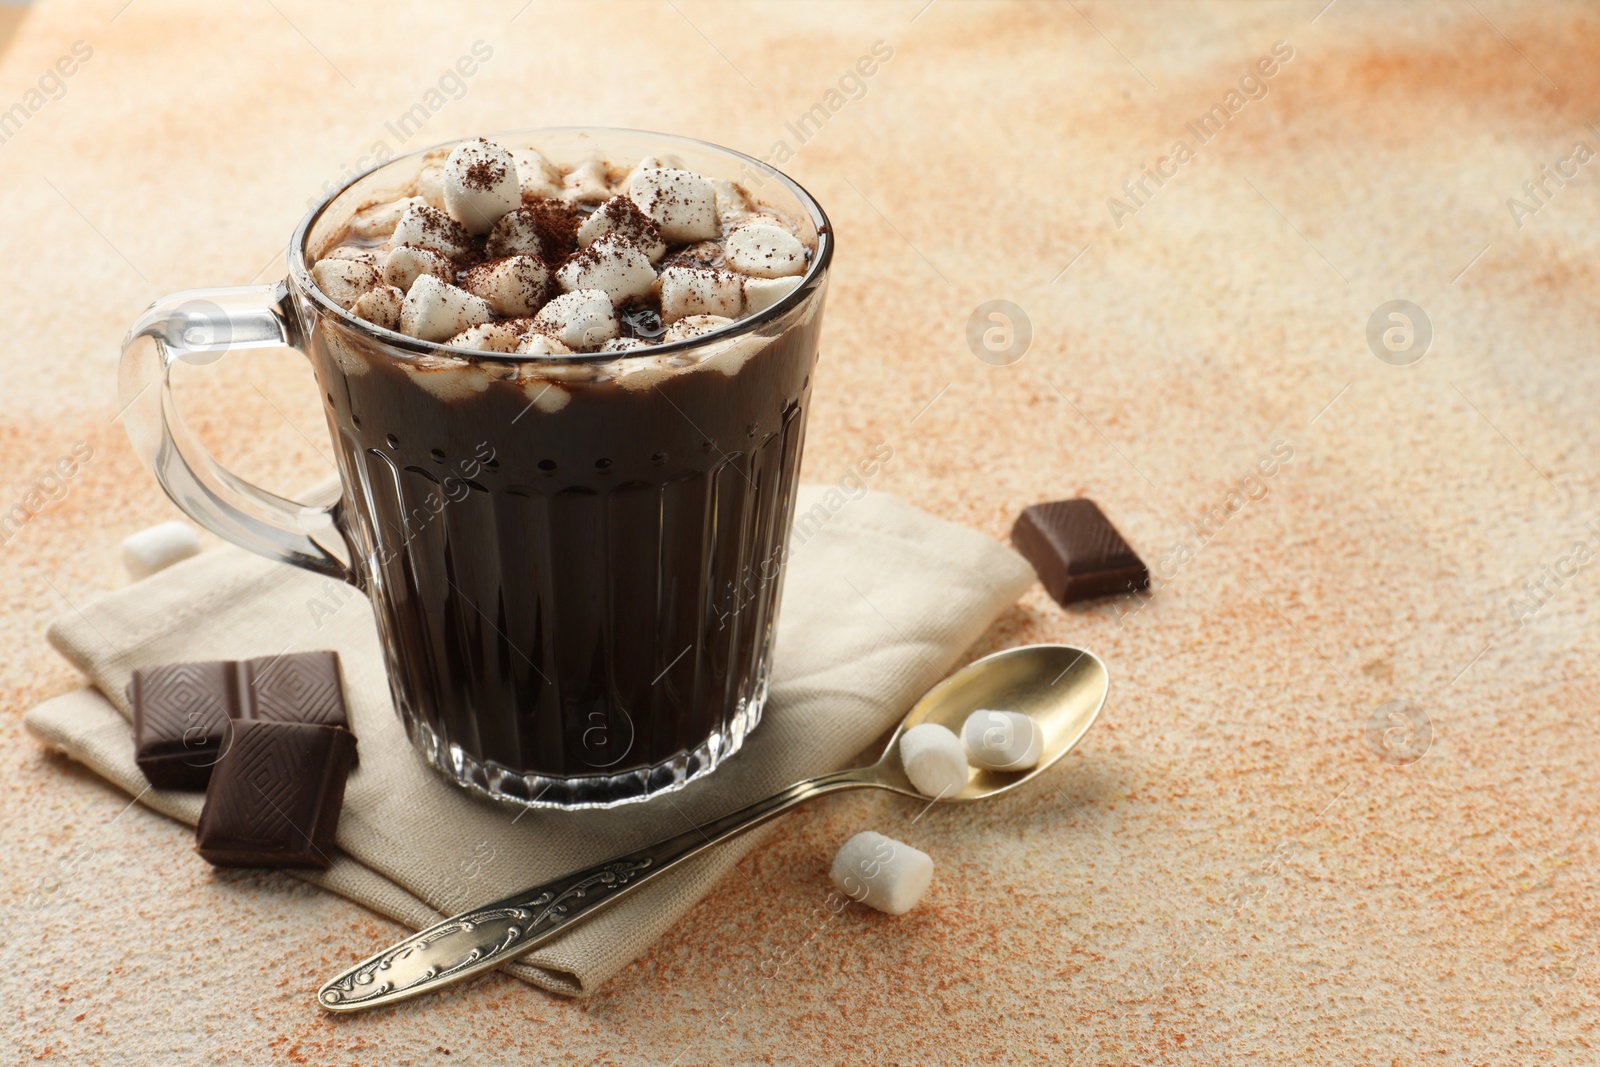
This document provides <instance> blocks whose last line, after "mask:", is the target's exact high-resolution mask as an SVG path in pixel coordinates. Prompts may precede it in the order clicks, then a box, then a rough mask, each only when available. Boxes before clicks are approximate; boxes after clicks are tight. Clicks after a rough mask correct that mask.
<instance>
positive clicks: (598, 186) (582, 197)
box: [561, 156, 611, 204]
mask: <svg viewBox="0 0 1600 1067" xmlns="http://www.w3.org/2000/svg"><path fill="white" fill-rule="evenodd" d="M561 197H562V199H564V200H571V201H573V202H574V203H578V204H598V203H599V202H600V201H602V200H607V199H609V198H610V197H611V182H610V180H609V179H608V178H607V176H606V164H605V160H603V159H601V158H600V157H599V156H589V157H588V158H587V159H585V160H584V161H583V162H582V163H579V164H578V165H577V166H576V167H573V168H572V170H571V171H570V172H569V173H568V174H567V176H566V178H565V179H564V180H563V181H562V190H561Z"/></svg>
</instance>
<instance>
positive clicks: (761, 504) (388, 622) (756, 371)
mask: <svg viewBox="0 0 1600 1067" xmlns="http://www.w3.org/2000/svg"><path fill="white" fill-rule="evenodd" d="M491 139H493V140H496V141H498V142H500V143H502V144H505V145H507V146H508V147H513V148H515V147H521V146H527V147H536V148H538V149H539V150H540V151H541V152H543V153H545V154H546V155H547V156H548V157H550V158H552V159H555V160H559V161H577V160H579V159H582V158H583V157H584V156H586V155H588V154H590V153H592V152H598V153H599V154H600V155H601V156H602V157H603V158H605V159H607V160H608V161H611V162H614V163H618V164H622V165H626V164H628V163H631V162H632V161H635V160H637V159H639V158H642V157H644V156H646V155H660V154H665V153H675V154H677V155H679V156H681V157H682V158H683V160H684V162H685V166H687V167H688V168H689V169H691V170H696V171H698V172H700V173H702V174H705V175H707V176H709V177H726V178H732V179H734V180H736V181H739V182H740V183H742V184H743V185H744V186H745V187H746V188H747V189H749V190H750V191H751V192H752V193H753V194H754V196H755V197H756V199H758V200H759V201H761V202H762V203H763V204H764V205H765V206H767V207H769V208H771V209H773V210H775V211H777V212H779V213H780V214H782V215H784V216H785V217H786V218H788V219H789V220H790V221H792V222H793V223H794V224H795V225H796V226H797V228H798V229H799V230H800V231H801V236H802V239H803V240H805V241H806V243H807V244H809V245H810V246H811V247H813V248H814V249H815V254H814V255H813V257H812V261H811V263H810V266H809V270H808V271H807V273H806V275H805V277H804V280H803V281H802V283H801V284H800V286H799V287H798V288H797V289H796V290H795V291H794V292H793V293H791V294H789V296H788V297H786V298H785V299H784V300H782V301H780V302H779V303H778V304H776V305H774V306H773V307H771V308H769V309H767V310H765V311H763V312H761V313H758V314H756V315H754V316H751V317H750V318H748V319H745V320H742V321H740V322H739V323H738V324H737V325H736V326H735V327H734V328H732V329H730V330H729V331H727V332H725V333H722V334H717V335H713V336H709V337H703V338H696V339H693V340H690V341H684V342H678V343H675V344H670V345H661V346H656V347H652V348H649V349H647V350H644V351H643V352H636V353H625V354H609V355H596V356H577V357H573V356H565V357H531V356H500V355H489V354H486V353H482V352H475V351H464V350H452V349H447V348H443V347H441V346H439V345H435V344H428V343H425V342H419V341H416V340H414V339H412V338H408V337H403V336H401V335H399V334H396V333H392V332H390V331H387V330H383V329H380V328H378V327H375V326H373V325H371V324H369V323H366V322H363V321H361V320H359V319H356V318H354V317H353V316H351V315H349V314H348V313H346V312H344V311H343V310H342V309H340V308H339V307H338V306H337V305H335V304H333V303H332V302H330V301H329V300H328V299H327V298H326V297H324V296H323V295H322V294H321V293H319V292H317V291H316V289H315V288H314V286H313V285H312V282H311V279H310V275H309V273H308V271H307V269H306V265H307V262H308V261H309V260H311V259H313V258H314V257H315V255H316V254H318V253H319V252H322V251H325V250H326V248H327V247H328V246H329V245H330V244H331V243H332V242H334V241H336V240H337V239H338V237H339V235H340V232H341V231H342V229H343V226H344V224H345V222H346V221H347V220H348V219H349V218H350V216H351V215H352V214H353V213H354V212H355V211H357V210H359V209H360V208H361V207H363V206H365V205H367V204H371V203H376V202H381V201H385V200H388V199H391V198H393V197H396V196H399V195H404V194H405V193H406V192H407V191H408V190H409V189H410V188H411V185H412V183H413V182H414V180H415V179H416V178H417V176H418V174H419V173H420V172H421V171H422V169H423V168H424V167H426V166H428V165H429V164H430V163H434V162H437V161H438V160H440V159H442V158H443V156H444V155H446V154H448V152H449V150H450V148H451V147H452V146H451V145H444V146H440V147H439V148H436V149H433V150H430V151H428V152H424V153H418V154H415V155H412V156H407V157H404V158H402V159H398V160H395V161H393V162H391V163H389V164H387V165H385V166H383V167H382V168H380V169H378V170H376V171H374V172H372V173H369V174H367V175H365V176H363V177H362V178H360V179H357V180H356V181H355V182H354V183H353V184H352V185H350V186H349V187H347V188H346V189H344V190H343V191H341V192H340V193H338V194H337V195H335V196H334V197H333V198H332V199H331V200H330V201H329V202H328V203H327V204H326V205H325V206H324V207H323V208H322V209H321V210H320V211H318V212H316V213H315V214H313V216H311V217H310V218H308V220H307V222H306V223H305V224H304V225H303V226H302V228H301V231H300V233H299V234H298V235H297V239H296V242H295V244H294V246H293V250H292V252H291V264H290V265H291V271H290V287H291V296H292V299H293V303H294V306H295V308H296V311H297V313H298V314H299V316H300V326H301V328H302V331H303V334H304V336H303V337H302V338H301V339H300V340H301V343H302V346H303V347H304V349H305V351H306V353H307V355H308V357H309V358H310V360H311V362H312V365H313V367H314V368H315V370H316V375H317V379H318V382H319V384H320V386H321V388H322V391H323V395H324V400H325V407H326V412H327V418H328V426H329V429H330V431H331V432H332V435H333V439H334V443H335V447H336V451H337V458H338V464H339V471H340V475H341V478H342V481H343V483H344V488H345V500H346V504H345V508H346V511H345V513H344V514H343V515H341V516H340V525H341V527H342V528H343V530H344V532H345V535H346V537H347V538H348V539H349V540H350V543H351V545H352V548H353V551H354V553H355V555H356V556H357V557H358V559H357V561H356V562H357V564H358V569H359V571H360V572H361V573H362V574H364V576H365V578H364V582H363V584H364V586H365V588H366V591H367V593H368V595H369V597H370V599H371V601H372V607H373V611H374V613H375V615H376V617H377V621H378V630H379V635H380V638H381V643H382V646H383V654H384V657H385V660H386V663H387V666H388V674H389V682H390V687H391V689H392V691H393V695H394V702H395V706H396V708H397V709H398V710H399V713H400V717H401V719H402V720H403V721H404V723H405V726H406V729H407V731H408V732H409V734H410V737H411V739H412V741H413V742H414V743H415V744H416V746H417V747H418V748H419V749H420V750H421V752H422V753H423V754H424V755H425V756H426V757H427V759H428V760H429V762H431V763H432V764H433V765H434V766H435V767H437V768H438V769H439V770H441V771H443V772H444V773H445V774H446V775H448V776H450V777H451V778H452V779H454V780H455V781H456V782H458V783H460V784H462V785H464V786H467V787H468V788H471V789H474V790H478V791H481V792H484V793H487V794H490V795H492V796H496V797H502V798H506V799H510V800H515V801H519V802H521V803H524V804H531V805H536V806H551V807H596V806H609V805H612V804H617V803H623V802H627V801H632V800H639V799H642V798H645V797H648V796H651V795H654V794H657V793H661V792H664V791H667V790H671V789H674V788H678V787H680V786H682V785H683V784H684V783H686V782H688V781H690V780H692V779H694V778H696V777H698V776H700V775H702V774H705V773H707V772H709V771H710V770H712V769H713V768H714V767H716V766H717V764H718V763H719V762H721V761H722V760H724V759H726V758H728V757H729V756H730V755H732V754H733V753H734V752H736V751H737V750H738V749H739V747H740V745H741V744H742V743H743V741H744V739H745V736H746V735H747V734H748V733H749V731H750V730H751V729H753V728H754V727H755V725H756V723H757V722H758V721H759V720H760V718H761V711H762V707H763V705H764V703H765V701H766V696H767V682H768V674H769V671H770V667H771V654H772V643H773V635H774V630H775V627H776V623H777V607H778V600H779V596H780V593H781V589H782V577H783V564H784V552H785V547H786V544H787V540H788V531H789V525H790V521H791V519H792V515H793V509H794V492H795V486H796V479H797V475H798V471H799V467H800V456H801V448H802V444H803V442H804V438H805V425H806V413H807V411H808V409H809V400H810V391H811V372H812V367H813V365H814V364H815V361H816V356H817V336H818V331H819V328H820V325H821V318H822V306H823V298H824V290H825V287H826V277H827V266H828V260H829V258H830V256H831V252H832V234H831V232H830V230H829V228H828V226H827V220H826V217H825V216H824V215H823V213H822V211H821V209H820V208H819V207H818V206H817V204H816V203H815V202H814V201H813V200H812V199H811V197H810V196H809V195H807V194H806V193H805V191H804V190H802V189H801V188H800V187H799V186H797V185H795V184H794V183H793V182H792V181H790V180H789V179H787V178H785V177H784V176H782V175H781V174H779V173H777V172H776V171H774V170H772V169H771V168H769V167H767V166H765V165H764V164H761V163H759V162H757V161H756V160H753V159H750V158H748V157H745V156H742V155H740V154H738V153H735V152H731V151H728V150H726V149H721V148H716V147H714V146H711V145H707V144H703V143H701V142H697V141H691V140H686V139H683V138H675V137H668V136H663V135H659V134H646V133H640V132H636V131H621V130H576V129H561V130H531V131H518V132H514V133H500V134H493V135H491Z"/></svg>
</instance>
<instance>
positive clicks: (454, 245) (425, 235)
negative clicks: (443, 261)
mask: <svg viewBox="0 0 1600 1067" xmlns="http://www.w3.org/2000/svg"><path fill="white" fill-rule="evenodd" d="M400 245H416V246H417V247H418V248H431V249H433V251H435V252H442V253H444V254H445V255H447V256H459V255H461V254H462V253H464V252H466V251H467V250H468V249H470V248H471V247H472V237H471V236H470V235H469V234H468V233H467V231H466V230H464V229H462V228H461V225H460V224H459V223H457V222H456V220H455V219H453V218H451V217H450V216H449V215H446V214H445V213H444V212H443V211H440V210H439V209H438V208H435V207H429V206H428V205H427V204H418V203H415V202H413V203H412V204H410V205H408V206H407V207H406V209H405V211H404V212H402V213H401V215H400V221H399V222H396V223H395V224H394V233H392V234H390V235H389V247H390V248H397V247H399V246H400Z"/></svg>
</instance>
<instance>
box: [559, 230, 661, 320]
mask: <svg viewBox="0 0 1600 1067" xmlns="http://www.w3.org/2000/svg"><path fill="white" fill-rule="evenodd" d="M556 278H557V280H559V281H560V282H561V287H562V288H563V289H566V290H568V291H569V292H570V291H572V290H576V289H599V290H600V291H601V292H603V293H605V294H606V295H607V296H609V297H610V298H611V300H612V302H613V303H617V304H621V303H623V302H625V301H627V300H628V299H629V298H630V297H635V296H643V295H644V294H645V293H648V292H649V291H650V287H651V286H653V285H655V283H656V271H655V268H654V267H652V266H651V265H650V259H649V257H647V256H646V255H645V254H644V252H643V251H642V250H640V248H639V246H638V245H636V244H634V243H633V242H632V241H630V240H628V239H627V238H626V237H623V236H622V235H621V234H616V233H608V234H606V235H605V236H603V237H601V238H600V239H599V240H597V241H595V242H594V243H593V244H591V245H590V246H589V247H588V248H585V249H584V250H583V251H582V252H579V253H578V254H577V255H575V256H573V257H572V258H571V259H569V260H567V262H566V263H565V264H564V265H563V266H562V268H561V269H560V270H558V271H556Z"/></svg>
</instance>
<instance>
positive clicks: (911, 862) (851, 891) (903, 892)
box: [829, 830, 933, 915]
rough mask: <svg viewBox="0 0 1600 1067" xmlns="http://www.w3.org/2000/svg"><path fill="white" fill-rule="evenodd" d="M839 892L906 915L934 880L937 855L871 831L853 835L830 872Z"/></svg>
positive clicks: (835, 857) (885, 910) (895, 913)
mask: <svg viewBox="0 0 1600 1067" xmlns="http://www.w3.org/2000/svg"><path fill="white" fill-rule="evenodd" d="M829 876H830V877H831V878H832V879H833V884H834V885H836V886H838V887H839V892H841V893H843V894H844V895H845V896H847V897H849V898H850V899H851V900H855V901H859V902H861V903H863V904H865V905H867V907H869V908H877V909H878V910H879V911H883V912H888V913H889V914H890V915H904V914H905V913H906V912H908V911H910V910H911V909H912V908H913V907H915V906H916V903H917V901H919V900H921V899H922V894H923V893H925V892H927V891H928V885H929V883H930V882H932V881H933V857H932V856H929V855H928V854H927V853H926V852H923V851H921V850H919V849H915V848H912V847H911V846H910V845H908V844H906V843H905V842H904V841H896V840H895V839H894V838H892V837H884V836H883V835H882V834H879V833H874V832H873V831H871V830H863V831H862V832H861V833H859V834H857V835H856V836H854V837H852V838H851V839H850V840H848V841H846V842H845V843H844V846H843V847H842V848H840V849H839V852H838V855H836V856H834V857H833V869H832V870H831V871H830V872H829Z"/></svg>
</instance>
